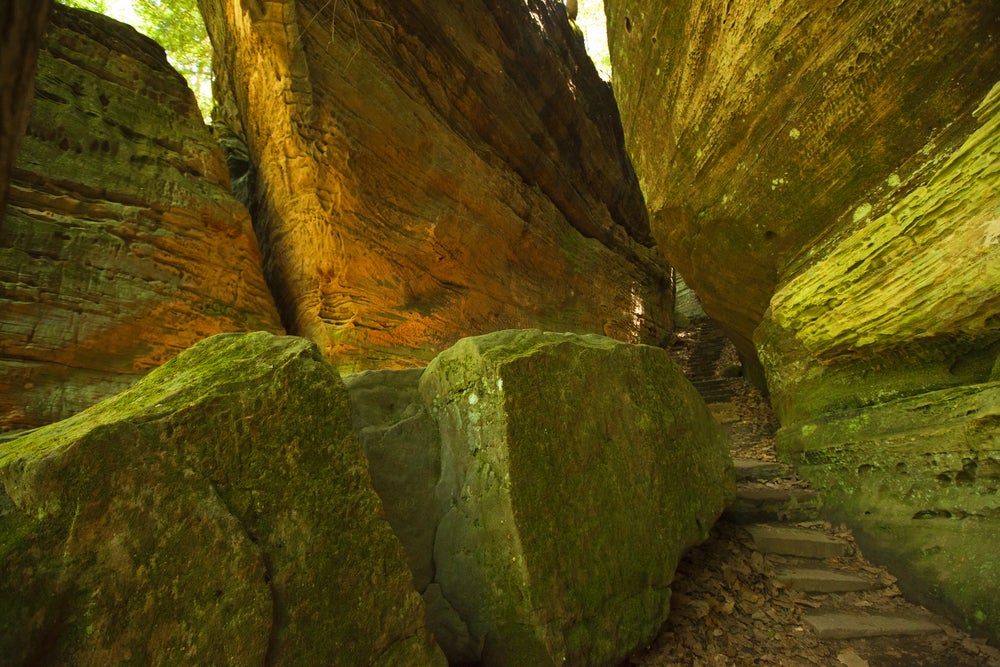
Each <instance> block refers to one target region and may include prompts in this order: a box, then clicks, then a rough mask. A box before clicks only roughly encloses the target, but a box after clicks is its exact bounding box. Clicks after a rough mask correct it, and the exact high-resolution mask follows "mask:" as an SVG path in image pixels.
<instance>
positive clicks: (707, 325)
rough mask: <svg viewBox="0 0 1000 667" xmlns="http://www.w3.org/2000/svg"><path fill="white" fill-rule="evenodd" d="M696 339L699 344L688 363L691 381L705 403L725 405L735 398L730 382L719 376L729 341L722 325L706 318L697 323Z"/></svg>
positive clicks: (694, 335)
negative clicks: (723, 352) (719, 369)
mask: <svg viewBox="0 0 1000 667" xmlns="http://www.w3.org/2000/svg"><path fill="white" fill-rule="evenodd" d="M692 326H693V329H694V331H693V334H692V335H693V338H694V339H695V340H697V341H698V342H697V344H696V346H695V348H694V350H693V351H692V353H691V356H690V358H689V359H688V362H687V368H686V370H687V372H688V378H689V379H690V380H691V384H693V385H694V387H695V389H697V390H698V393H699V394H701V397H702V398H704V399H705V402H706V403H709V404H711V403H725V402H726V401H729V400H731V399H732V398H733V392H732V390H731V389H730V382H729V379H727V378H725V377H722V376H720V375H719V374H717V372H716V370H717V366H718V364H719V358H720V357H721V355H722V350H723V349H724V348H725V346H726V338H725V336H724V335H723V334H722V330H721V329H719V325H717V324H716V323H715V322H713V321H712V320H710V319H709V318H707V317H702V318H699V319H697V320H695V321H694V322H692Z"/></svg>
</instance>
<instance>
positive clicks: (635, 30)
mask: <svg viewBox="0 0 1000 667" xmlns="http://www.w3.org/2000/svg"><path fill="white" fill-rule="evenodd" d="M607 6H608V14H609V30H610V35H611V53H612V61H613V65H614V72H615V81H616V83H615V90H616V94H617V95H618V97H619V101H620V103H621V107H622V115H623V120H624V126H625V133H626V140H627V143H628V145H629V150H630V153H631V154H632V157H633V160H634V162H635V165H636V171H637V173H638V174H639V178H640V182H641V183H642V186H643V190H644V192H645V194H646V197H647V203H648V205H649V208H650V215H651V220H652V223H651V226H652V233H653V235H654V236H655V237H656V238H657V239H658V240H659V241H660V243H661V247H663V248H664V249H665V251H666V252H667V254H668V257H669V259H670V260H671V262H672V263H674V264H675V265H676V266H677V267H678V269H679V271H680V272H681V273H682V274H683V275H684V277H685V280H686V281H687V282H688V283H689V284H690V285H692V286H693V287H694V288H695V290H696V291H697V293H698V296H699V298H700V299H701V301H702V303H703V305H704V307H705V310H706V311H707V312H708V313H709V315H711V316H713V317H715V318H717V319H718V320H720V322H721V323H722V324H723V325H724V327H725V328H726V330H727V331H728V332H729V333H730V334H731V335H732V336H733V338H734V341H735V342H736V343H737V345H738V346H739V347H740V349H741V352H742V353H743V356H744V357H745V358H746V359H748V360H752V359H753V357H755V356H759V360H760V361H761V362H762V364H763V366H762V369H760V370H762V371H763V373H762V375H764V376H765V377H766V382H767V385H768V388H769V389H770V391H771V395H772V401H773V403H774V406H775V409H776V412H777V414H778V416H779V418H780V419H781V422H782V431H781V433H780V434H779V452H780V453H781V454H782V455H783V456H784V457H786V458H790V459H793V460H795V461H797V462H799V463H800V472H801V473H802V474H804V475H806V476H807V477H808V478H809V479H811V480H812V481H813V483H814V484H815V485H816V486H818V487H820V489H821V490H822V491H823V492H824V496H823V497H824V499H825V502H826V504H827V508H828V510H829V512H830V513H831V514H832V515H834V516H836V517H838V518H847V519H848V520H850V521H851V522H852V523H853V524H854V526H855V528H856V529H857V533H858V534H859V536H860V537H859V539H860V540H861V541H862V543H863V545H864V546H865V548H866V551H867V552H870V553H873V554H876V555H877V556H878V557H880V558H883V559H886V560H888V561H890V562H892V563H893V564H894V565H895V571H896V572H897V574H899V575H900V576H901V581H902V583H903V584H904V585H906V586H908V587H909V589H910V591H911V592H913V593H916V594H919V595H922V596H923V598H924V600H925V601H927V602H928V603H930V604H936V605H937V606H938V607H941V608H944V609H945V610H947V611H950V612H951V613H952V615H953V616H956V617H957V618H959V619H960V620H961V621H963V622H964V623H965V624H966V625H967V626H968V627H969V628H970V629H972V630H973V631H976V632H978V633H981V634H985V635H987V636H992V637H993V638H995V639H996V638H998V637H1000V608H998V606H997V603H996V600H997V599H1000V590H998V588H997V582H998V581H1000V572H998V570H997V567H998V565H997V562H996V556H995V546H994V541H995V535H996V533H997V530H998V527H1000V526H998V523H997V522H998V521H1000V503H998V501H997V488H998V478H1000V475H998V473H997V469H998V461H1000V452H998V447H997V443H998V439H1000V421H998V407H997V406H998V405H1000V404H998V402H997V393H996V392H997V381H998V379H1000V378H998V377H997V374H996V367H997V357H998V354H1000V318H998V315H997V314H998V313H1000V227H998V223H997V212H998V210H1000V209H998V207H1000V199H998V197H1000V195H998V194H997V193H998V191H1000V180H998V177H1000V172H998V166H997V165H998V164H1000V159H998V156H1000V143H998V137H1000V125H998V115H997V114H998V94H1000V93H998V90H1000V89H998V86H997V84H998V81H1000V14H998V13H997V11H996V5H995V3H993V2H988V1H985V0H982V1H976V0H973V1H972V2H935V3H909V4H907V3H895V2H876V3H867V4H862V5H857V4H855V5H851V4H845V3H840V2H820V3H816V2H808V3H807V2H797V1H786V2H780V3H770V4H767V5H766V6H765V5H761V4H760V3H752V2H722V1H721V0H720V1H719V2H714V1H711V0H709V1H707V2H693V1H686V0H678V1H676V2H672V3H668V6H666V7H664V6H663V5H662V3H638V4H637V3H627V4H626V3H621V2H615V1H613V0H612V1H610V2H608V3H607Z"/></svg>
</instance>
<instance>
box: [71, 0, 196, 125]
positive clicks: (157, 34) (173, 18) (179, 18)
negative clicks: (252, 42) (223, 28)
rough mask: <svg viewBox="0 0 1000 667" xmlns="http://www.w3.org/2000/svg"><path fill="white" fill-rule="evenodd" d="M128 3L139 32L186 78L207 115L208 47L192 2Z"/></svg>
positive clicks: (137, 0)
mask: <svg viewBox="0 0 1000 667" xmlns="http://www.w3.org/2000/svg"><path fill="white" fill-rule="evenodd" d="M91 1H97V2H103V1H104V0H91ZM132 4H133V8H134V9H135V14H136V16H137V17H138V18H139V23H140V25H139V26H137V27H138V28H139V30H141V31H142V32H144V33H145V34H147V35H149V36H150V37H152V38H153V39H154V40H156V41H157V42H158V43H159V44H160V46H162V47H163V48H164V49H165V50H166V52H167V58H168V59H169V60H170V64H171V65H173V66H174V67H175V68H176V69H177V71H178V72H180V73H181V74H183V75H184V78H186V79H187V81H188V85H190V86H191V89H192V90H194V92H195V95H196V96H197V97H198V104H199V106H200V107H201V111H202V114H203V115H205V116H207V115H208V113H209V111H210V110H211V105H212V99H211V98H212V92H211V89H212V44H211V42H209V40H208V32H206V30H205V22H204V20H202V18H201V12H200V11H199V10H198V3H197V2H196V0H133V3H132Z"/></svg>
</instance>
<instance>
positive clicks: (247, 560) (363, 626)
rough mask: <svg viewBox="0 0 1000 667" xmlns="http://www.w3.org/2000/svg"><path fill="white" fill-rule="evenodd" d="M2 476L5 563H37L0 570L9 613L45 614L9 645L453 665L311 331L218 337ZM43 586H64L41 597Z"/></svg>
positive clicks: (90, 657)
mask: <svg viewBox="0 0 1000 667" xmlns="http://www.w3.org/2000/svg"><path fill="white" fill-rule="evenodd" d="M0 481H2V483H3V487H4V491H5V494H6V495H4V496H0V500H3V501H6V502H7V503H8V505H7V506H6V510H5V511H4V514H3V517H2V519H3V522H2V534H5V535H11V534H12V535H14V538H13V539H10V540H7V539H5V541H4V544H5V545H10V546H7V548H6V553H5V555H4V562H3V567H4V571H5V572H7V573H10V572H13V571H14V570H13V569H10V568H13V567H15V566H18V565H20V566H21V567H20V568H19V571H25V572H28V573H30V574H29V575H28V576H27V577H26V582H27V583H25V582H22V581H16V580H15V579H16V578H13V577H10V576H5V577H3V583H0V586H4V587H5V590H4V591H3V592H2V593H3V595H0V597H2V598H3V603H2V606H4V607H5V610H4V611H3V617H4V618H8V617H17V616H18V615H21V616H24V617H26V618H27V617H30V618H32V619H41V620H39V621H37V622H36V625H37V627H35V628H31V627H30V626H29V628H27V629H31V630H33V632H24V633H19V636H18V637H16V638H15V639H14V640H13V641H14V642H15V644H16V645H15V646H13V647H12V649H13V650H14V651H15V652H14V653H13V654H15V655H17V654H18V653H17V651H20V654H23V655H33V654H35V653H37V652H38V651H47V653H46V655H47V656H49V659H51V660H53V661H54V662H63V663H72V664H78V665H89V664H93V665H97V664H102V665H103V664H112V663H123V664H150V663H162V664H192V663H198V664H259V663H261V662H263V661H264V659H265V656H267V658H268V660H271V661H274V662H275V663H277V664H325V663H329V662H331V661H335V660H336V659H338V658H339V657H340V656H344V655H352V656H356V657H357V659H358V660H360V661H362V662H365V663H369V664H401V659H400V655H402V654H405V655H406V656H408V659H409V662H408V663H407V664H441V663H442V662H443V659H442V658H441V656H440V653H439V651H438V649H437V648H436V646H434V645H433V643H432V642H431V641H430V639H429V637H428V635H427V634H426V632H425V631H424V630H423V627H422V626H423V610H422V605H421V602H420V599H419V597H418V596H417V595H416V593H415V592H414V591H413V590H412V587H411V582H410V575H409V572H408V571H407V569H406V566H405V561H404V558H403V554H402V549H401V547H400V545H399V543H398V541H397V540H396V538H395V536H394V535H393V534H392V532H391V530H390V528H389V526H388V524H387V522H386V521H385V519H384V517H383V516H382V515H381V505H380V503H379V501H378V498H377V496H376V495H375V493H374V491H373V490H372V489H371V487H370V480H369V477H368V471H367V466H366V463H365V461H364V458H363V456H362V455H361V452H360V449H359V447H358V444H357V440H356V439H355V436H354V434H353V431H352V430H351V422H350V413H349V410H348V404H347V395H346V390H345V389H344V386H343V383H342V382H341V380H340V378H339V377H338V376H337V374H336V372H335V371H334V370H333V369H332V368H331V367H330V366H329V365H328V364H327V363H326V362H325V361H324V360H323V359H322V357H321V355H320V354H319V351H318V350H317V349H316V348H315V346H314V345H312V344H311V343H309V342H307V341H305V340H303V339H298V338H291V337H276V336H273V335H271V334H268V333H264V332H259V333H255V334H246V335H243V334H225V335H220V336H215V337H212V338H209V339H207V340H205V341H203V342H201V343H199V344H198V345H196V346H194V347H193V348H191V349H190V350H188V351H187V352H185V353H183V354H181V355H179V356H178V357H176V358H175V359H174V360H172V361H170V362H168V363H167V364H165V365H164V366H162V367H160V368H158V369H156V370H154V371H153V372H151V373H150V374H149V375H148V376H146V377H145V378H143V379H142V380H140V381H139V382H138V383H137V384H136V385H135V386H134V387H133V388H132V389H130V390H128V391H126V392H124V393H122V394H119V395H118V396H115V397H113V398H111V399H108V400H106V401H104V402H103V403H100V404H98V405H96V406H94V407H93V408H91V409H89V410H87V411H85V412H83V413H80V414H79V415H77V416H75V417H73V418H71V419H68V420H65V421H63V422H59V423H57V424H53V425H51V426H48V427H44V428H41V429H38V430H36V431H34V432H32V433H31V434H29V435H27V436H25V437H23V438H20V439H18V440H14V441H11V442H8V443H4V444H3V445H2V446H0ZM8 499H9V500H8ZM31 521H34V522H35V524H32V523H31ZM25 565H27V568H26V569H25ZM47 588H48V589H51V590H53V591H55V595H54V596H37V595H35V594H33V592H34V591H36V590H39V589H42V590H44V589H47ZM26 610H27V611H29V612H30V613H26ZM401 652H402V653H401ZM383 655H385V656H389V655H394V656H396V657H395V658H393V660H395V661H396V662H395V663H393V662H385V663H384V662H380V661H381V660H382V656H383Z"/></svg>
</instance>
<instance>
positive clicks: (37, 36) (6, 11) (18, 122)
mask: <svg viewBox="0 0 1000 667" xmlns="http://www.w3.org/2000/svg"><path fill="white" fill-rule="evenodd" d="M51 6H52V0H37V1H36V2H20V1H19V0H0V228H2V227H3V217H4V210H6V208H7V189H8V187H9V181H10V170H11V168H12V167H13V166H14V158H15V157H17V151H18V148H20V145H21V139H22V137H23V136H24V128H25V127H27V125H28V117H29V116H30V115H31V100H32V97H33V96H34V95H33V93H34V89H35V65H36V63H37V62H38V45H39V44H40V43H41V41H42V33H43V31H44V30H45V23H46V21H47V19H48V16H49V9H50V8H51Z"/></svg>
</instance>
